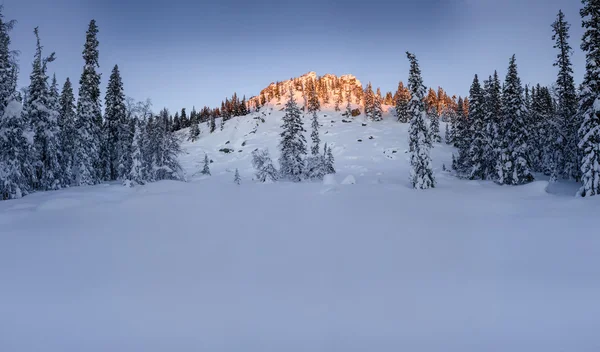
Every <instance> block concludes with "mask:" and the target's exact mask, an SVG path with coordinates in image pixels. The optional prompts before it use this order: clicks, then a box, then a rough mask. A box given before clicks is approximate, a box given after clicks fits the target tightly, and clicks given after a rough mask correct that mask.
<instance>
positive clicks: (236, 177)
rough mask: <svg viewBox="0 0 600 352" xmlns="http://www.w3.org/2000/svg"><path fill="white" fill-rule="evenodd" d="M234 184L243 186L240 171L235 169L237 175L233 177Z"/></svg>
mask: <svg viewBox="0 0 600 352" xmlns="http://www.w3.org/2000/svg"><path fill="white" fill-rule="evenodd" d="M233 183H235V184H236V185H238V186H239V185H240V184H242V178H241V177H240V172H239V171H238V169H235V175H234V176H233Z"/></svg>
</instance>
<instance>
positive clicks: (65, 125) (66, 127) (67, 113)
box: [58, 78, 77, 186]
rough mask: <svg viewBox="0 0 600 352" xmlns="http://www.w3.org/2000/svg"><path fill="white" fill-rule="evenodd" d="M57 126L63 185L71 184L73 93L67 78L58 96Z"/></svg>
mask: <svg viewBox="0 0 600 352" xmlns="http://www.w3.org/2000/svg"><path fill="white" fill-rule="evenodd" d="M58 128H59V130H60V146H61V152H60V157H61V159H60V165H61V167H62V172H61V174H62V179H63V182H62V183H63V185H65V186H69V185H71V184H73V182H74V179H73V162H74V158H75V138H76V137H77V135H76V131H75V95H74V94H73V86H72V84H71V81H70V80H69V78H67V80H66V81H65V84H64V85H63V88H62V92H61V94H60V98H59V114H58Z"/></svg>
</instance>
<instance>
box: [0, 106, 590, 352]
mask: <svg viewBox="0 0 600 352" xmlns="http://www.w3.org/2000/svg"><path fill="white" fill-rule="evenodd" d="M277 110H278V109H276V108H275V109H274V111H270V110H269V108H268V107H267V108H265V115H266V116H263V118H264V119H265V122H264V123H263V122H262V121H261V120H258V119H252V118H250V117H243V118H236V119H233V120H231V121H228V122H227V124H226V126H225V129H224V130H223V131H215V133H213V134H208V133H207V132H208V131H207V129H206V128H202V131H201V134H200V136H199V139H198V140H197V141H196V142H194V143H192V142H185V144H184V150H185V151H186V152H187V153H188V154H185V155H182V156H181V161H182V164H183V166H184V168H185V170H186V172H187V175H188V180H189V182H186V183H185V182H175V181H161V182H157V183H152V184H148V185H145V186H135V187H131V188H130V187H123V186H120V185H119V184H116V183H115V184H110V185H97V186H87V187H74V188H70V189H66V190H61V191H57V192H40V193H36V194H32V195H28V196H27V197H24V198H22V199H19V200H15V201H4V202H0V280H1V281H0V282H1V284H0V351H16V352H34V351H36V352H37V351H45V352H70V351H73V352H75V351H77V352H80V351H86V352H105V351H113V352H131V351H145V352H162V351H226V352H229V351H231V352H259V351H260V352H270V351H273V352H275V351H277V352H281V351H288V352H301V351H302V352H304V351H311V352H312V351H317V352H321V351H322V352H330V351H372V352H388V351H389V352H392V351H394V352H397V351H411V352H420V351H423V352H447V351H461V352H476V351H477V352H478V351H485V352H490V351H492V352H504V351H507V352H537V351H543V352H562V351H578V352H592V351H593V352H595V351H598V349H599V348H600V342H599V341H600V340H599V338H598V326H600V304H599V303H598V297H600V280H599V279H598V278H600V236H599V235H598V233H599V232H600V230H599V229H598V221H597V219H598V214H600V201H599V200H598V199H594V198H590V199H580V198H576V197H574V194H575V192H576V190H577V188H578V185H577V184H575V183H557V184H551V185H548V183H547V182H546V181H537V182H534V183H532V184H528V185H524V186H516V187H508V186H498V185H495V184H493V183H491V182H479V181H465V180H459V179H456V178H455V177H454V176H452V175H451V174H450V173H449V172H446V171H442V165H443V164H446V167H449V165H450V163H451V153H452V151H453V150H452V149H451V148H450V147H448V146H446V145H441V144H435V145H434V148H433V149H432V152H431V156H432V160H433V167H434V173H435V174H436V181H437V184H436V188H435V189H430V190H426V191H422V190H413V189H412V188H411V185H410V181H409V178H408V176H409V162H408V154H407V149H408V138H407V130H408V125H407V124H399V123H397V122H395V120H396V119H394V118H393V117H391V116H389V115H384V121H382V122H366V121H363V120H362V117H361V116H359V117H356V118H354V119H353V120H352V122H350V123H342V122H341V120H342V117H341V116H340V115H338V114H337V113H331V112H329V111H325V112H321V113H319V116H320V123H321V125H322V127H321V129H320V132H321V139H322V142H323V143H328V145H331V146H332V147H333V148H332V150H333V153H334V154H335V160H336V169H337V172H338V173H337V174H336V175H335V180H337V182H336V183H340V182H341V183H344V182H343V181H342V180H345V179H346V178H347V177H348V176H349V175H352V176H353V177H354V178H355V180H356V182H355V184H353V185H352V186H347V185H335V191H334V192H333V191H329V192H324V190H325V189H329V188H331V187H332V186H331V185H327V184H324V183H323V182H302V183H291V182H275V183H272V184H263V183H257V182H254V181H252V177H253V175H254V169H253V168H252V165H251V158H252V155H251V154H252V151H253V150H255V149H256V148H261V149H262V148H268V149H269V150H270V152H271V157H272V159H273V160H277V158H278V156H279V155H278V151H277V148H276V146H277V144H278V132H279V126H280V125H281V116H282V112H279V111H277ZM269 113H271V115H269ZM325 114H326V115H328V116H324V115H325ZM257 116H262V115H261V113H260V112H259V113H258V114H257ZM306 119H307V121H310V120H309V119H310V116H306ZM363 123H365V124H367V126H363ZM444 127H445V126H443V125H442V128H444ZM307 133H308V132H307ZM371 136H372V137H373V138H372V139H370V138H369V137H371ZM359 139H361V140H362V142H358V140H359ZM227 142H229V143H227ZM224 148H229V149H232V150H233V152H230V153H224V152H220V151H219V150H220V149H224ZM240 150H241V152H240ZM205 153H206V154H207V155H208V158H209V159H210V160H212V161H213V162H212V163H211V164H210V169H211V174H212V176H203V175H200V173H198V171H199V170H201V169H202V166H203V165H202V162H203V160H204V155H205ZM236 169H238V170H239V174H240V176H241V180H242V182H241V185H239V186H238V185H236V184H235V183H234V182H232V180H233V178H234V173H235V170H236ZM194 174H196V175H195V176H192V175H194Z"/></svg>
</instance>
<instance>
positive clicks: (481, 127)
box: [464, 75, 489, 180]
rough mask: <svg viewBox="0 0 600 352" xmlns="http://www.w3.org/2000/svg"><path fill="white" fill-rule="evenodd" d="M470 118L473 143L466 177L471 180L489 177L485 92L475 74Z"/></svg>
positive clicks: (470, 98)
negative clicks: (487, 167)
mask: <svg viewBox="0 0 600 352" xmlns="http://www.w3.org/2000/svg"><path fill="white" fill-rule="evenodd" d="M469 101H470V102H471V103H470V106H469V120H470V121H471V123H470V124H469V126H470V129H471V131H470V133H469V135H470V136H471V144H470V145H469V151H468V153H467V154H468V158H467V165H464V166H465V169H466V170H467V173H466V174H465V176H466V177H468V178H470V179H471V180H485V179H487V178H488V176H489V175H488V174H487V172H488V170H487V169H486V159H485V158H486V154H485V153H486V147H487V146H488V145H489V142H488V140H487V133H486V129H485V128H486V126H485V117H486V114H485V101H484V93H483V90H482V89H481V85H480V84H479V78H478V77H477V75H475V78H474V79H473V84H472V85H471V89H470V91H469Z"/></svg>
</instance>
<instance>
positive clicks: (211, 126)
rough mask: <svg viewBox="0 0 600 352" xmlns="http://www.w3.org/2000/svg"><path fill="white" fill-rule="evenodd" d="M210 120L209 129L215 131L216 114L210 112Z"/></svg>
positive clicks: (211, 131)
mask: <svg viewBox="0 0 600 352" xmlns="http://www.w3.org/2000/svg"><path fill="white" fill-rule="evenodd" d="M209 121H210V125H209V131H210V133H213V132H214V131H215V130H216V129H217V124H216V123H215V114H214V113H212V114H210V120H209Z"/></svg>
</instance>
